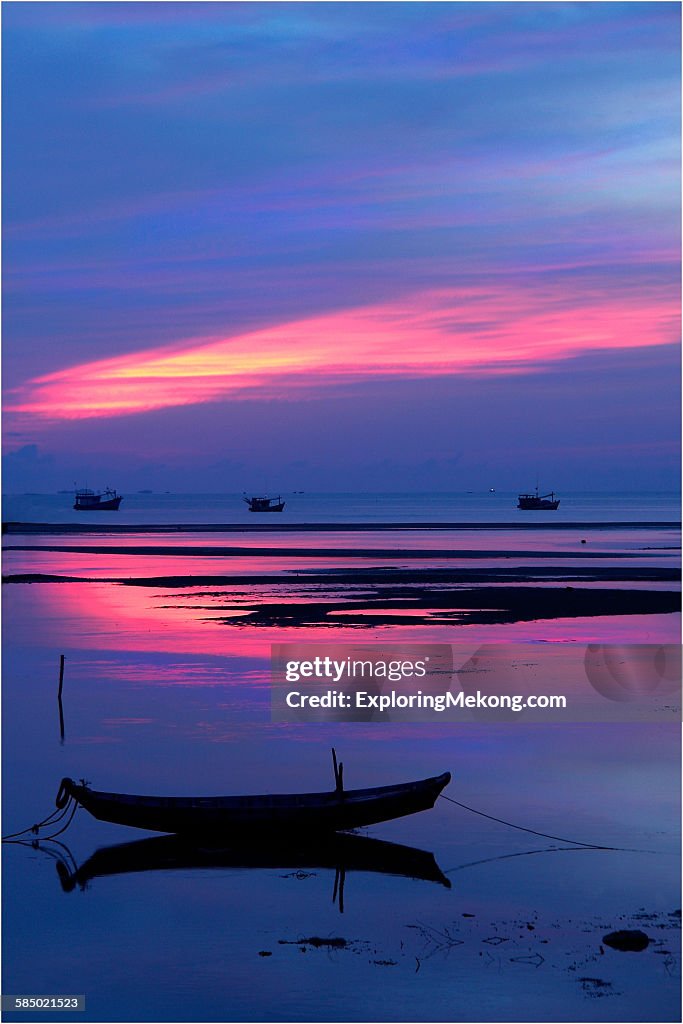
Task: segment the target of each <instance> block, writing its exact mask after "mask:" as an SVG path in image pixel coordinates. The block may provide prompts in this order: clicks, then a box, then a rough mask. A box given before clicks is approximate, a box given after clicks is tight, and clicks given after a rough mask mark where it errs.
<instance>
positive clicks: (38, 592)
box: [5, 583, 680, 658]
mask: <svg viewBox="0 0 683 1024" xmlns="http://www.w3.org/2000/svg"><path fill="white" fill-rule="evenodd" d="M181 593H182V597H183V598H184V599H185V600H184V601H183V602H182V603H181V604H180V605H178V604H177V603H176V602H177V599H178V597H179V595H178V593H177V592H176V591H172V590H171V591H168V590H164V591H161V592H160V591H158V590H156V589H155V588H147V587H126V586H120V585H115V584H107V583H101V584H100V583H90V584H83V585H79V584H49V583H46V584H40V585H29V584H14V585H12V589H11V594H10V596H9V598H7V599H6V601H5V629H6V631H9V632H7V633H6V635H11V636H12V639H13V640H14V641H15V642H18V643H21V642H23V643H26V644H31V645H34V646H39V647H47V648H52V649H64V648H65V647H80V648H84V649H99V650H113V651H140V652H143V651H144V652H165V653H176V654H177V653H188V654H207V655H220V656H225V655H230V656H241V657H256V658H267V657H269V648H270V644H271V643H276V642H283V641H297V642H299V641H300V642H304V641H309V642H310V641H315V640H318V641H321V640H322V641H324V642H325V643H342V642H352V641H357V640H358V639H359V630H358V628H357V627H353V626H345V625H343V624H342V623H340V624H339V625H336V624H333V625H330V626H329V627H325V628H322V629H321V627H319V626H317V627H316V626H312V627H306V626H303V627H289V628H283V627H264V626H259V627H254V626H250V625H249V621H248V618H246V619H243V620H234V622H235V625H229V624H225V623H223V622H220V621H216V620H215V619H211V618H210V617H208V616H206V614H204V615H198V612H197V609H196V608H194V607H193V598H194V597H195V596H196V597H198V598H199V599H200V600H201V601H204V602H205V600H206V596H205V594H202V593H201V591H195V590H194V589H192V588H191V589H189V590H187V589H183V591H182V592H181ZM227 596H229V595H228V594H227V592H226V597H227ZM254 597H255V598H256V600H258V598H257V597H256V595H254ZM188 598H189V600H188ZM221 614H224V613H223V612H221ZM332 621H333V620H332V619H330V622H332ZM38 627H39V628H38ZM679 637H680V615H678V614H665V615H624V616H600V617H597V616H596V617H593V618H576V619H574V618H567V619H552V620H547V621H544V620H540V621H535V622H517V623H510V624H500V623H495V624H491V625H467V624H457V625H456V624H454V623H452V622H449V623H443V624H442V623H434V624H431V625H427V624H425V623H424V622H420V623H415V624H408V623H406V624H401V625H389V626H372V625H369V627H368V628H367V629H363V630H362V639H363V642H366V641H367V642H370V641H389V640H390V641H397V642H409V643H420V642H422V643H424V642H432V643H436V642H446V643H451V642H454V641H456V640H466V641H468V642H481V643H483V642H496V641H505V640H514V641H517V642H519V641H531V642H533V641H551V640H552V641H566V642H572V643H678V641H679Z"/></svg>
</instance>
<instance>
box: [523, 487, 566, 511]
mask: <svg viewBox="0 0 683 1024" xmlns="http://www.w3.org/2000/svg"><path fill="white" fill-rule="evenodd" d="M559 506H560V499H559V498H556V497H555V492H554V491H550V493H549V494H539V493H538V484H536V491H535V493H534V494H520V495H518V497H517V508H521V509H523V511H525V512H554V511H555V510H556V509H558V508H559Z"/></svg>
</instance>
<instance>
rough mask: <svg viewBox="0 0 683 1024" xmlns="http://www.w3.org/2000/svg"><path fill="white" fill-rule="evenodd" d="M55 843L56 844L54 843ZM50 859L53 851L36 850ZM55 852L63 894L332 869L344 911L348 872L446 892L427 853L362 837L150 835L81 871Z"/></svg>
mask: <svg viewBox="0 0 683 1024" xmlns="http://www.w3.org/2000/svg"><path fill="white" fill-rule="evenodd" d="M55 845H56V844H55ZM41 849H43V850H45V852H46V853H50V854H51V855H52V856H55V852H54V851H53V850H49V849H48V848H47V847H41ZM63 850H64V852H65V853H66V854H68V856H65V855H64V854H59V855H58V856H57V857H56V859H57V872H58V874H59V880H60V882H61V885H62V889H63V890H64V892H72V891H73V890H74V889H75V888H76V887H80V888H81V889H85V888H87V886H88V884H89V883H90V882H91V881H92V880H93V879H94V878H104V877H106V876H108V875H125V874H131V873H135V872H144V871H173V870H178V869H182V870H187V869H188V868H190V869H194V868H196V869H197V870H207V869H220V868H239V869H245V870H249V869H254V868H256V869H262V870H264V869H268V868H271V869H272V868H286V869H290V870H292V871H307V870H310V869H314V868H323V869H329V870H334V872H335V879H334V892H333V897H332V898H333V901H334V902H335V903H338V905H339V910H340V911H341V912H342V913H343V912H344V883H345V879H346V873H347V871H369V872H377V873H379V874H383V875H393V876H396V877H401V878H413V879H417V880H421V881H424V882H436V883H437V884H438V885H443V886H444V887H445V888H447V889H450V887H451V883H450V881H449V879H448V878H447V877H446V876H445V875H444V873H443V872H442V871H441V869H440V867H439V865H438V864H437V863H436V860H435V859H434V855H433V854H432V853H428V852H427V851H426V850H418V849H415V848H414V847H411V846H402V845H400V844H398V843H389V842H386V841H384V840H381V839H371V838H369V837H367V836H361V835H330V836H327V837H325V838H319V839H316V840H311V841H307V842H305V843H304V842H301V841H299V842H286V841H282V842H279V843H277V842H275V843H274V842H268V843H259V842H256V841H253V840H252V841H247V842H237V843H230V844H229V845H227V844H225V843H221V844H219V843H205V842H197V841H193V840H190V839H188V838H184V837H182V836H175V835H174V836H155V837H153V838H151V839H139V840H137V841H136V842H132V843H120V844H117V845H115V846H105V847H102V848H101V849H99V850H96V851H95V853H93V854H92V856H91V857H89V858H88V859H87V860H86V861H85V862H84V863H83V864H81V866H80V867H78V866H77V865H76V862H75V861H74V859H73V857H72V856H71V852H70V851H69V850H68V849H67V848H66V847H63Z"/></svg>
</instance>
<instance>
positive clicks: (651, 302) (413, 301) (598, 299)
mask: <svg viewBox="0 0 683 1024" xmlns="http://www.w3.org/2000/svg"><path fill="white" fill-rule="evenodd" d="M576 288H577V292H576V294H569V292H568V290H567V286H566V285H564V286H559V285H557V284H551V283H545V284H543V283H540V284H539V283H536V284H535V285H533V286H531V287H530V286H529V285H524V286H523V285H521V284H519V285H516V284H514V283H510V282H507V283H506V284H505V285H504V286H503V287H499V288H493V287H491V288H483V287H478V288H471V287H468V288H462V289H460V290H458V289H448V290H440V291H427V292H421V293H417V294H412V295H407V296H406V297H405V298H404V299H403V300H400V301H394V302H391V303H384V304H377V305H368V306H363V307H358V308H355V309H347V310H342V311H335V312H331V313H327V314H324V315H319V316H314V317H309V318H305V319H299V320H295V321H291V322H287V323H282V324H278V325H275V326H270V327H266V328H263V329H260V330H256V331H249V332H247V333H239V334H234V335H228V336H226V337H220V338H215V337H214V338H193V339H185V340H180V341H178V342H177V343H176V344H174V345H172V346H165V347H159V348H152V349H147V350H145V351H141V352H138V353H133V354H126V355H123V356H118V357H115V358H111V359H103V360H98V361H95V362H88V363H82V364H80V365H78V366H73V367H70V368H68V369H65V370H60V371H58V372H56V373H51V374H48V375H45V376H41V377H36V378H34V379H32V380H30V381H28V382H27V383H26V384H24V385H23V386H21V387H19V388H17V389H15V391H14V392H13V397H12V399H11V400H10V402H9V403H8V408H9V409H10V410H12V411H14V412H18V413H26V414H31V415H32V416H37V417H42V418H47V419H51V420H55V419H56V420H63V419H83V418H89V417H101V416H120V415H127V414H130V413H138V412H145V411H148V410H152V409H162V408H168V407H172V406H182V405H191V404H196V403H202V402H215V401H219V400H222V399H228V398H231V397H233V398H234V397H246V396H247V395H248V396H249V397H254V396H255V395H256V396H258V397H263V398H275V397H277V398H283V397H288V396H290V395H293V394H296V395H298V396H305V395H306V394H312V393H316V394H319V393H320V391H321V390H322V389H324V388H325V387H326V386H327V387H329V386H332V385H335V386H339V385H346V386H351V387H353V385H354V384H356V383H357V382H360V381H368V380H371V379H373V378H383V379H387V378H392V377H396V378H424V377H435V376H444V375H451V374H458V373H460V374H469V375H473V374H474V375H502V374H509V373H519V372H533V371H534V369H536V368H539V367H541V366H545V365H547V364H548V363H549V362H556V361H558V360H563V359H568V358H571V357H573V356H577V355H580V354H582V353H586V352H594V351H600V350H609V349H626V348H637V347H646V346H652V345H661V344H666V343H670V342H674V341H675V340H676V338H677V330H678V322H679V309H678V301H677V298H676V296H673V295H671V294H669V293H668V292H663V291H661V290H660V291H658V290H655V291H653V292H652V293H651V294H650V295H649V296H648V297H647V298H644V297H643V295H642V294H640V295H639V296H637V297H636V296H630V295H628V294H627V295H624V296H623V298H620V299H619V301H618V302H617V301H615V300H614V298H612V297H609V298H607V297H605V296H604V295H601V294H600V293H598V292H596V291H593V292H591V290H590V289H585V290H581V291H578V289H579V288H580V286H579V285H577V286H576Z"/></svg>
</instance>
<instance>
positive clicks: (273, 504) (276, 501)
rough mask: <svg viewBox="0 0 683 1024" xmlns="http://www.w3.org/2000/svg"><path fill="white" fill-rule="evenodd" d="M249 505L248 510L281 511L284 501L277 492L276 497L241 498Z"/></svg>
mask: <svg viewBox="0 0 683 1024" xmlns="http://www.w3.org/2000/svg"><path fill="white" fill-rule="evenodd" d="M242 501H245V502H246V503H247V505H248V506H249V511H250V512H282V510H283V508H284V507H285V503H284V501H283V500H282V498H281V497H280V495H279V494H278V496H277V498H248V497H247V496H246V494H245V495H244V497H243V498H242Z"/></svg>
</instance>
